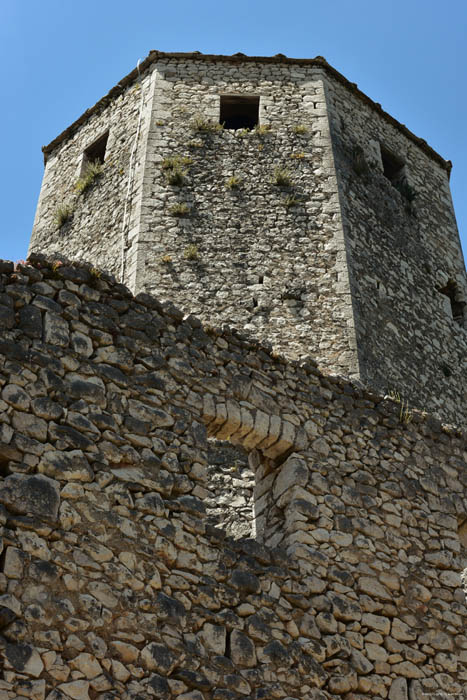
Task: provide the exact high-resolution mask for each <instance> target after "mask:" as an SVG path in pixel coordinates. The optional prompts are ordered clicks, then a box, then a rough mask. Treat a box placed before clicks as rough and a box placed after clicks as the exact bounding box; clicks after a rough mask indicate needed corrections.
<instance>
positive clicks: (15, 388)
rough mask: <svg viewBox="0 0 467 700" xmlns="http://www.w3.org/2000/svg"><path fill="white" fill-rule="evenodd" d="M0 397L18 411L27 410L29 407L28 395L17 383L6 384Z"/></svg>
mask: <svg viewBox="0 0 467 700" xmlns="http://www.w3.org/2000/svg"><path fill="white" fill-rule="evenodd" d="M2 399H3V400H4V401H6V403H7V404H9V405H10V406H13V408H16V409H18V410H20V411H27V410H28V408H29V404H30V399H29V396H28V394H27V392H26V391H25V390H24V389H23V387H21V386H19V385H18V384H6V385H5V386H4V387H3V389H2Z"/></svg>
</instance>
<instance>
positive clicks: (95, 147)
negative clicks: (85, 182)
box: [81, 131, 109, 173]
mask: <svg viewBox="0 0 467 700" xmlns="http://www.w3.org/2000/svg"><path fill="white" fill-rule="evenodd" d="M108 138H109V132H108V131H106V132H105V134H103V135H102V136H100V137H99V138H98V139H97V141H94V143H92V144H91V145H90V146H88V147H87V148H86V150H85V151H84V153H83V162H82V165H81V173H83V171H84V170H85V168H86V166H87V164H88V163H96V162H97V163H103V162H104V159H105V150H106V148H107V139H108Z"/></svg>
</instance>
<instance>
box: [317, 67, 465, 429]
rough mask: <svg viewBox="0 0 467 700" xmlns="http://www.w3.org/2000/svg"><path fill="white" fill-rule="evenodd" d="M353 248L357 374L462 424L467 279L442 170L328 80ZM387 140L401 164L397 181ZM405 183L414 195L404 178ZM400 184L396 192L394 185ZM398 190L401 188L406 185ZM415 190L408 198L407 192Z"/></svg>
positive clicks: (381, 118) (347, 232) (351, 270)
mask: <svg viewBox="0 0 467 700" xmlns="http://www.w3.org/2000/svg"><path fill="white" fill-rule="evenodd" d="M326 96H327V103H328V108H329V114H330V120H331V133H332V143H333V147H334V155H335V159H336V172H337V174H338V179H339V190H340V193H341V203H342V216H343V220H344V228H345V237H346V242H347V246H348V254H349V274H350V279H351V287H352V296H353V299H354V313H355V327H356V334H357V346H358V354H359V367H360V377H361V379H362V380H363V381H365V382H367V383H368V384H369V385H371V386H375V387H378V388H379V389H380V390H382V391H386V390H392V391H395V392H398V393H400V394H402V395H404V396H405V397H406V398H407V399H408V400H410V401H413V402H414V403H415V405H417V406H419V407H420V408H422V409H426V410H428V411H438V412H440V413H441V414H442V415H443V416H444V417H445V418H448V419H449V420H452V421H453V422H454V423H460V422H465V420H466V418H467V416H466V408H465V407H466V398H467V394H466V391H467V385H466V379H465V377H466V376H467V323H466V314H465V310H464V316H463V319H461V320H459V319H458V320H457V321H456V320H455V319H454V318H453V314H452V308H451V303H450V300H449V298H448V297H447V296H446V294H443V293H442V292H441V291H440V290H442V289H445V288H446V285H447V284H448V282H449V281H451V283H452V285H453V289H454V287H455V292H454V295H455V303H457V304H458V308H459V309H461V307H462V305H463V303H464V302H465V301H466V300H467V278H466V273H465V266H464V261H463V256H462V250H461V246H460V241H459V236H458V232H457V226H456V221H455V216H454V210H453V206H452V201H451V196H450V191H449V177H448V175H449V173H448V171H447V169H446V167H444V168H443V167H442V165H441V164H440V163H439V162H438V161H437V160H435V159H434V158H433V157H432V156H431V155H428V154H427V153H426V149H425V146H426V144H425V143H424V142H420V145H417V144H415V143H414V141H413V139H410V138H408V137H407V136H406V135H405V134H404V133H403V131H402V130H401V129H400V127H396V126H395V125H394V123H393V120H391V119H390V118H387V116H386V117H385V116H383V115H382V114H381V112H379V111H378V110H377V109H375V108H374V106H371V107H370V106H369V105H366V104H364V103H363V102H362V100H361V99H359V98H358V97H356V96H355V94H353V93H352V91H349V90H347V89H345V88H344V87H343V86H342V85H341V84H339V83H338V82H337V81H335V80H333V79H332V78H330V77H328V78H327V80H326ZM381 146H382V147H383V153H384V149H386V150H387V151H389V152H390V153H391V154H392V155H393V156H395V157H396V158H397V159H400V163H399V165H401V164H403V167H402V172H401V174H400V176H399V178H398V177H397V176H396V177H395V182H394V183H392V182H391V181H390V180H389V179H388V177H387V176H385V174H384V170H383V168H384V165H383V160H382V151H381ZM404 179H405V180H406V182H407V183H408V185H409V187H410V188H412V190H413V192H412V195H411V193H410V190H409V191H408V193H409V198H407V196H406V195H407V190H404V185H403V184H402V185H401V184H400V183H401V181H402V182H403V180H404ZM397 187H399V189H397ZM400 190H402V193H401V191H400ZM413 195H415V196H414V198H413V200H412V201H410V196H413Z"/></svg>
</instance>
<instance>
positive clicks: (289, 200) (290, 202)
mask: <svg viewBox="0 0 467 700" xmlns="http://www.w3.org/2000/svg"><path fill="white" fill-rule="evenodd" d="M282 202H283V204H284V207H285V208H286V209H290V207H295V206H297V204H300V200H299V199H298V198H297V197H294V195H293V194H288V195H287V196H286V197H284V199H283V200H282Z"/></svg>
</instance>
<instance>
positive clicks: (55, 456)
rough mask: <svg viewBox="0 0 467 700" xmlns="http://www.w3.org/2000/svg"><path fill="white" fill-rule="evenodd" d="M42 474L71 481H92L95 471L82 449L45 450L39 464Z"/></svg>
mask: <svg viewBox="0 0 467 700" xmlns="http://www.w3.org/2000/svg"><path fill="white" fill-rule="evenodd" d="M38 470H39V471H40V472H41V473H42V474H46V475H47V476H49V477H52V478H53V477H56V478H57V479H65V480H70V481H84V482H87V481H92V480H93V478H94V473H93V471H92V469H91V467H90V466H89V463H88V461H87V459H86V457H85V456H84V454H83V452H82V451H81V450H70V451H69V452H60V451H49V452H45V453H44V455H43V456H42V458H41V461H40V462H39V465H38Z"/></svg>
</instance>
